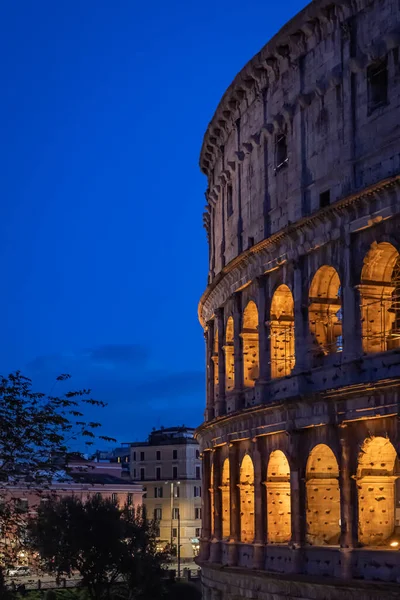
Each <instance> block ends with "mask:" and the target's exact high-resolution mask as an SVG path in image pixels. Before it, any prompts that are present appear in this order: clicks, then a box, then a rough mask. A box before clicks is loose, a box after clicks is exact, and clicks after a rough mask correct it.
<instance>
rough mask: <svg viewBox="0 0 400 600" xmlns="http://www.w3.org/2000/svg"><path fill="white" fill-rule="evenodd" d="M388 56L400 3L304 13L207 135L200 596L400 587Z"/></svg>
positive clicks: (398, 74)
mask: <svg viewBox="0 0 400 600" xmlns="http://www.w3.org/2000/svg"><path fill="white" fill-rule="evenodd" d="M399 46H400V7H399V3H398V0H358V1H354V0H340V1H337V2H332V1H330V2H328V1H323V0H315V1H314V2H312V3H311V4H309V5H308V6H307V7H306V8H305V9H304V10H303V11H302V12H300V13H299V14H298V15H297V16H296V17H295V18H294V19H292V20H291V21H290V22H289V23H288V24H287V25H286V26H285V27H284V28H283V29H282V30H281V31H280V32H279V33H278V34H277V35H276V36H275V37H274V38H273V39H272V40H271V41H270V42H269V43H268V44H267V45H266V46H265V47H264V48H263V49H262V50H261V51H260V52H259V53H258V54H257V55H256V56H255V57H254V58H253V59H252V60H251V61H250V62H249V63H248V64H247V65H246V66H245V67H244V69H243V70H242V71H241V72H240V73H239V74H238V75H237V77H236V78H235V80H234V82H233V83H232V85H231V86H230V87H229V89H228V90H227V91H226V93H225V95H224V96H223V98H222V100H221V102H220V104H219V106H218V108H217V111H216V113H215V115H214V117H213V119H212V121H211V123H210V124H209V126H208V129H207V132H206V134H205V137H204V142H203V147H202V151H201V158H200V165H201V168H202V170H203V172H204V173H205V174H206V175H207V178H208V189H207V192H206V198H207V206H206V212H205V213H204V225H205V228H206V230H207V235H208V240H209V248H210V252H209V274H208V286H207V289H206V291H205V292H204V294H203V296H202V298H201V301H200V305H199V318H200V322H201V324H202V325H203V327H204V331H205V339H206V357H207V358H206V360H207V405H206V412H205V422H204V424H203V425H202V426H201V427H200V428H199V429H198V432H197V435H198V439H199V442H200V447H201V451H202V457H203V467H204V468H203V477H204V480H203V488H204V489H206V490H209V493H208V494H205V495H204V497H203V505H204V510H203V535H202V543H201V556H200V562H201V564H202V567H203V573H204V585H205V594H206V597H207V594H208V593H210V594H211V593H212V594H214V596H215V597H221V598H223V599H224V600H225V598H229V599H230V598H236V597H237V598H239V597H252V598H257V597H260V598H264V595H262V593H261V591H260V595H259V596H257V595H249V591H248V590H249V589H250V584H249V582H250V580H251V581H253V583H252V586H254V585H256V584H255V583H254V581H255V577H256V575H254V579H253V580H252V577H253V575H250V574H246V569H252V570H257V571H259V572H260V573H262V572H263V571H264V572H265V574H264V579H261V580H257V581H258V584H257V585H260V586H261V587H260V588H259V589H260V590H261V589H262V587H263V585H264V584H263V583H262V581H268V580H269V579H268V578H269V577H272V575H271V574H275V576H276V577H278V574H279V581H280V582H282V581H283V582H285V581H287V580H286V579H285V577H288V578H289V577H290V580H291V581H294V580H295V581H298V580H300V579H301V578H304V577H306V578H308V579H307V581H308V580H310V581H311V580H312V579H313V578H316V579H315V581H316V582H318V579H319V578H320V577H321V576H325V577H329V578H332V581H337V582H339V581H342V582H343V580H346V581H347V582H348V586H347V587H346V586H344V587H343V590H353V591H349V594H353V593H357V594H358V592H354V589H355V588H354V585H355V584H354V581H356V580H365V581H370V580H371V581H372V580H378V581H381V582H384V583H382V584H379V585H377V587H376V588H374V587H373V586H372V587H371V586H370V585H368V586H366V587H365V588H363V590H364V592H363V593H365V594H369V593H370V594H375V595H371V596H368V595H365V596H363V597H365V598H367V597H368V598H369V597H371V598H372V597H374V598H375V597H390V594H393V593H395V591H393V589H394V588H392V587H391V585H392V584H395V583H396V582H397V583H399V582H400V579H399V572H400V571H399V567H400V554H399V552H398V551H397V548H398V547H399V548H400V536H399V535H398V533H399V532H398V528H399V526H400V523H399V520H398V519H396V506H397V502H398V500H397V498H398V497H399V494H398V493H397V483H396V480H397V477H398V475H399V461H398V451H399V429H398V428H399V425H398V423H399V391H400V385H399V384H400V379H399V378H400V254H399V252H400V229H399V228H400V138H399V131H398V129H399V125H398V123H399V122H400V57H399ZM221 566H222V567H223V568H222V570H221ZM267 572H268V574H267ZM239 573H240V575H239ZM243 573H244V574H243ZM260 573H258V574H257V577H260V576H261V575H260ZM224 577H225V581H226V582H227V583H228V582H229V586H228V588H229V591H226V590H227V589H228V588H226V589H225V591H224V586H222V585H220V584H218V583H217V581H219V582H221V581H222V580H223V579H224ZM221 578H222V579H221ZM214 580H215V585H214V583H213V582H214ZM240 581H246V584H244V585H242V584H241V583H240ZM279 585H281V584H279ZM282 585H283V584H282ZM282 585H281V587H282ZM346 585H347V584H346ZM360 585H361V584H360ZM385 585H387V587H386V588H385ZM267 588H268V586H267ZM285 589H286V590H287V589H289V588H285ZM296 589H297V588H296ZM343 590H342V591H343ZM360 590H361V587H360ZM382 590H383V591H382ZM279 593H280V592H279ZM285 593H286V596H285ZM360 593H361V592H360ZM221 594H222V596H221ZM277 594H278V593H277ZM288 594H289V592H287V591H286V592H285V591H284V588H282V594H281V595H282V597H287V596H288ZM307 594H309V591H307V590H306V588H302V589H301V590H300V589H299V591H298V593H297V596H296V597H299V598H308V597H311V596H309V595H307ZM330 594H331V592H329V593H328V588H327V591H326V595H322V596H321V595H320V596H318V597H327V598H328V597H331V595H330ZM343 594H345V595H346V594H347V592H346V591H343ZM358 595H359V594H358ZM214 596H212V597H214ZM267 597H268V598H269V596H265V598H267ZM271 597H272V596H271ZM276 597H277V598H278V597H280V596H279V594H278V595H277V596H276ZM289 597H290V594H289ZM312 597H317V596H312ZM333 597H336V596H334V595H332V598H333ZM349 597H353V596H349ZM274 598H275V596H274Z"/></svg>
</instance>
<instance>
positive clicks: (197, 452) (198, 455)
mask: <svg viewBox="0 0 400 600" xmlns="http://www.w3.org/2000/svg"><path fill="white" fill-rule="evenodd" d="M196 458H200V450H196Z"/></svg>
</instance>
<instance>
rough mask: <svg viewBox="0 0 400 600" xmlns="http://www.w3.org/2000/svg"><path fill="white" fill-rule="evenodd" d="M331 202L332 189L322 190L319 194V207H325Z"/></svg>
mask: <svg viewBox="0 0 400 600" xmlns="http://www.w3.org/2000/svg"><path fill="white" fill-rule="evenodd" d="M330 203H331V192H330V190H326V192H322V193H321V194H320V195H319V207H320V208H325V206H329V205H330Z"/></svg>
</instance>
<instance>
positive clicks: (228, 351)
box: [224, 317, 235, 392]
mask: <svg viewBox="0 0 400 600" xmlns="http://www.w3.org/2000/svg"><path fill="white" fill-rule="evenodd" d="M233 327H234V325H233V318H232V317H229V319H228V320H227V322H226V332H225V346H224V350H225V390H226V391H227V392H230V391H231V390H233V388H234V386H235V358H234V353H233V331H234V330H233Z"/></svg>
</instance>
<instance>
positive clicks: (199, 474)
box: [196, 467, 201, 479]
mask: <svg viewBox="0 0 400 600" xmlns="http://www.w3.org/2000/svg"><path fill="white" fill-rule="evenodd" d="M200 478H201V473H200V467H196V479H200Z"/></svg>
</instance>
